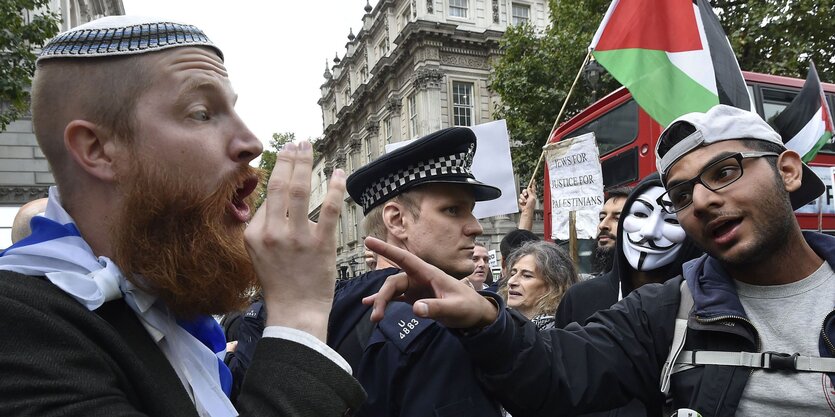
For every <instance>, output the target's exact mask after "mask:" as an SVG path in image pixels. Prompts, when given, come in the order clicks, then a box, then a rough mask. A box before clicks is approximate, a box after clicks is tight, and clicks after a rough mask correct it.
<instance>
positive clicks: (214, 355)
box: [0, 187, 238, 417]
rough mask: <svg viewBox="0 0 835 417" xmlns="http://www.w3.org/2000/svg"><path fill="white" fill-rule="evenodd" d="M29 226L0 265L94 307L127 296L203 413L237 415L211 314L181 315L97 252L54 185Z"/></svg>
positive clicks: (220, 333)
mask: <svg viewBox="0 0 835 417" xmlns="http://www.w3.org/2000/svg"><path fill="white" fill-rule="evenodd" d="M31 226H32V234H31V235H30V236H28V237H26V238H24V239H22V240H20V241H18V242H17V243H15V244H14V245H12V246H11V247H9V248H8V249H6V250H4V251H2V252H0V270H8V271H14V272H18V273H21V274H25V275H33V276H45V277H46V278H47V279H48V280H49V281H51V282H52V283H53V284H55V285H56V286H58V287H59V288H61V289H62V290H63V291H64V292H66V293H67V294H69V295H71V296H72V297H73V298H75V299H76V300H78V302H79V303H81V304H82V305H84V306H85V307H86V308H87V309H89V310H90V311H93V310H95V309H97V308H99V307H101V306H102V304H104V303H105V302H107V301H111V300H115V299H118V298H121V297H124V299H125V302H126V303H127V304H128V306H130V308H131V309H132V310H133V311H134V312H135V313H136V315H137V316H138V317H139V319H140V321H141V322H142V324H143V325H144V326H145V328H146V329H147V330H148V332H149V334H151V336H152V338H153V339H154V340H156V341H157V343H158V345H159V346H160V349H161V350H162V351H163V353H164V354H165V356H166V357H167V358H168V360H169V362H170V363H171V364H172V366H174V367H175V369H177V373H178V375H180V377H181V378H183V379H184V380H185V381H187V383H188V385H189V386H190V387H191V392H192V394H193V398H194V402H195V406H196V407H197V410H198V412H199V413H200V415H207V416H212V417H215V416H236V415H238V413H237V411H235V408H234V406H233V405H232V403H231V402H230V401H229V397H228V396H229V392H230V389H231V385H232V376H231V373H230V372H229V369H228V368H227V367H226V365H225V364H224V363H223V361H222V358H223V356H224V354H225V350H226V339H225V337H224V336H223V331H222V330H221V328H220V326H219V325H218V324H217V322H216V321H215V320H214V319H213V318H211V317H209V316H203V317H200V318H198V319H196V320H193V321H189V322H185V321H178V320H177V319H176V318H175V317H174V316H173V315H172V314H171V313H170V312H169V310H168V309H167V308H166V307H165V305H164V304H163V303H162V301H160V300H157V298H156V297H155V296H153V295H151V294H148V293H146V292H144V291H142V290H141V289H140V288H138V287H136V286H135V285H133V283H131V282H130V281H128V280H127V279H125V277H124V276H123V275H122V272H121V271H120V270H119V267H118V266H116V264H115V263H113V261H111V260H110V259H108V258H106V257H104V256H101V257H98V258H97V257H96V256H95V255H94V254H93V250H92V249H91V248H90V246H89V245H88V244H87V242H85V241H84V239H83V238H82V237H81V234H80V233H79V231H78V228H76V226H75V222H73V219H72V218H71V217H70V215H69V214H68V213H67V212H66V211H65V210H64V208H63V207H62V206H61V200H60V195H59V194H58V189H57V188H56V187H50V189H49V202H48V203H47V207H46V213H44V215H43V216H36V217H34V218H33V219H32V221H31Z"/></svg>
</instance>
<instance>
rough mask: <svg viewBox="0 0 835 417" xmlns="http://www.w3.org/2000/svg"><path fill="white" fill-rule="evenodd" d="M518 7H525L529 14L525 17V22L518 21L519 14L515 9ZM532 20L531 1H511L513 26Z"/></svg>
mask: <svg viewBox="0 0 835 417" xmlns="http://www.w3.org/2000/svg"><path fill="white" fill-rule="evenodd" d="M517 7H520V8H523V9H525V10H527V15H526V16H525V17H524V19H525V21H524V22H517V21H516V18H517V16H516V13H515V11H516V8H517ZM530 22H531V5H530V4H529V3H522V2H518V1H514V2H512V3H510V23H511V24H512V25H513V26H519V25H521V24H525V23H530Z"/></svg>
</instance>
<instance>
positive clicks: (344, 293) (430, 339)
mask: <svg viewBox="0 0 835 417" xmlns="http://www.w3.org/2000/svg"><path fill="white" fill-rule="evenodd" d="M397 272H399V271H398V270H397V269H394V268H389V269H384V270H380V271H372V272H369V273H366V274H364V275H362V276H360V277H358V278H355V279H352V280H350V281H347V282H344V283H342V284H340V287H338V288H337V292H336V296H335V297H334V307H333V310H332V312H331V320H330V325H329V328H328V344H329V345H330V346H331V347H333V348H334V349H335V350H336V351H337V352H340V354H343V357H345V358H346V359H347V360H348V362H349V363H350V364H351V367H352V368H353V370H354V375H355V376H356V378H357V379H358V380H359V381H360V383H361V384H362V386H363V388H365V390H366V392H368V400H367V401H366V402H365V404H363V406H362V407H361V408H360V409H359V410H358V411H357V415H358V416H375V417H376V416H403V417H405V416H414V417H425V416H438V417H443V416H473V417H476V416H478V417H481V416H486V417H489V416H500V415H501V414H500V411H499V405H498V403H497V402H496V401H495V400H494V399H492V397H491V396H490V395H488V394H487V392H486V391H484V388H483V387H482V386H481V384H480V383H479V382H478V379H477V378H476V373H475V369H474V367H473V364H472V361H471V359H470V357H469V354H468V353H467V352H466V351H465V350H464V348H463V347H462V346H461V343H460V342H459V341H458V339H457V337H455V336H454V335H453V334H452V333H451V332H450V331H448V330H447V329H446V328H444V327H443V326H441V325H440V324H438V323H436V322H434V321H432V320H429V319H425V318H420V317H417V316H415V315H414V314H413V313H412V306H411V305H409V304H406V303H401V302H393V303H390V304H389V306H388V307H387V308H386V316H385V318H384V319H383V321H382V322H380V323H379V324H378V325H375V326H373V327H372V326H369V327H368V328H367V330H362V329H363V328H364V326H366V325H367V323H369V321H368V314H369V313H370V307H369V306H365V305H363V304H362V303H361V302H360V300H361V299H362V298H363V297H365V296H368V295H371V294H374V293H375V292H377V290H378V289H379V288H380V286H381V285H382V284H383V282H384V281H385V279H386V278H388V277H389V276H390V275H393V274H395V273H397ZM358 344H359V345H361V346H359V347H358ZM356 349H359V350H360V352H361V353H360V354H359V355H357V356H354V355H353V354H352V353H350V352H351V351H355V350H356ZM481 349H483V350H487V349H490V347H489V345H485V346H482V347H481ZM346 351H347V352H348V353H343V352H346Z"/></svg>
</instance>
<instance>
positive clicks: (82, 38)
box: [38, 16, 223, 62]
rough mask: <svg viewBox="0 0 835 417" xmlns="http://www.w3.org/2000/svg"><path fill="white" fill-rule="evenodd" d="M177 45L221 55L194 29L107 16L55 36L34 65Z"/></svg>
mask: <svg viewBox="0 0 835 417" xmlns="http://www.w3.org/2000/svg"><path fill="white" fill-rule="evenodd" d="M179 46H206V47H209V48H212V49H213V50H214V51H215V52H217V54H218V56H219V57H220V59H221V60H223V52H222V51H221V50H220V49H219V48H218V47H217V46H215V45H214V44H213V43H212V41H211V40H210V39H209V38H208V36H206V34H205V33H203V31H202V30H200V28H198V27H196V26H192V25H188V24H184V23H178V22H174V21H171V20H166V19H160V18H152V17H140V16H107V17H103V18H101V19H96V20H93V21H91V22H88V23H85V24H83V25H81V26H78V27H75V28H72V29H70V30H68V31H66V32H63V33H61V34H58V36H56V37H54V38H52V39H51V40H50V41H49V42H47V44H46V45H44V47H43V50H42V51H41V53H40V55H39V56H38V62H40V61H42V60H45V59H49V58H84V57H89V58H95V57H104V56H118V55H133V54H142V53H145V52H154V51H160V50H163V49H168V48H175V47H179Z"/></svg>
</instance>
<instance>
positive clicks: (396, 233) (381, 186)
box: [328, 128, 501, 417]
mask: <svg viewBox="0 0 835 417" xmlns="http://www.w3.org/2000/svg"><path fill="white" fill-rule="evenodd" d="M475 149H476V139H475V135H474V134H473V132H472V131H471V130H470V129H467V128H450V129H445V130H441V131H438V132H435V133H433V134H431V135H429V136H426V137H424V138H421V139H418V140H416V141H415V142H413V143H411V144H409V145H406V146H404V147H402V148H399V149H398V150H396V151H394V152H391V153H389V154H386V155H384V156H382V157H380V158H379V159H377V160H375V161H373V162H371V163H369V164H368V165H366V166H364V167H362V168H360V169H359V170H357V171H356V172H355V173H354V174H352V175H351V176H350V177H349V178H348V183H347V184H348V193H349V194H350V195H351V197H352V198H353V200H354V201H356V202H357V203H359V204H360V205H361V206H362V208H363V212H364V214H365V224H364V225H365V231H366V233H368V235H369V236H373V237H376V238H378V239H382V240H385V241H386V242H388V243H390V244H392V245H395V246H397V247H399V248H402V249H405V250H407V251H409V252H411V253H412V254H415V255H416V256H418V257H420V258H421V259H423V260H424V261H426V262H428V263H430V264H432V265H434V266H435V267H437V268H439V269H441V270H442V271H444V272H446V273H447V274H449V275H451V276H454V277H457V278H459V279H460V278H464V277H466V276H468V275H470V274H472V273H473V270H474V263H473V260H472V256H473V248H474V246H475V237H476V236H478V235H480V234H481V233H482V228H481V226H480V225H479V223H478V221H477V220H476V218H475V217H474V216H473V214H472V210H473V207H474V205H475V202H476V201H484V200H491V199H495V198H498V197H499V196H500V195H501V191H500V190H499V189H498V188H496V187H493V186H489V185H486V184H483V183H481V182H479V181H477V180H476V179H475V178H474V177H473V174H472V172H471V165H472V158H473V155H474V154H475ZM399 272H400V269H399V268H398V266H397V265H395V264H394V263H392V262H391V261H389V260H387V259H385V258H382V257H380V259H379V260H378V264H377V269H376V270H374V271H371V272H368V273H366V274H364V275H362V276H360V277H358V278H355V279H353V280H350V281H347V282H343V283H340V286H339V288H337V293H336V296H335V297H334V305H333V311H332V314H331V319H330V324H329V328H328V344H329V345H330V346H331V347H334V348H335V349H336V350H337V351H338V352H340V354H342V355H343V357H345V358H346V359H347V360H348V362H349V363H350V364H351V366H352V368H353V371H354V375H355V376H356V377H357V379H358V380H359V381H360V383H361V384H362V385H363V387H364V388H365V390H366V391H367V392H368V400H367V401H366V403H365V404H364V405H363V407H362V408H360V409H359V410H358V412H357V415H360V416H383V415H385V416H421V417H422V416H428V415H456V416H457V415H473V416H499V415H500V407H499V404H498V403H496V402H495V400H492V399H491V398H490V396H489V394H487V393H486V392H485V391H484V390H483V389H482V388H481V385H480V384H479V383H478V381H477V380H476V377H475V374H474V372H473V371H474V370H473V365H472V363H471V361H470V358H469V355H468V354H467V353H466V352H465V351H464V349H463V348H462V346H461V343H460V342H459V341H458V340H457V338H456V337H455V336H453V335H452V334H450V333H449V332H448V331H447V329H446V328H444V327H443V326H442V325H440V324H438V323H436V322H434V321H433V320H430V319H425V318H419V317H417V316H416V315H414V314H413V312H412V306H411V305H410V304H407V303H404V302H395V303H392V304H391V305H390V306H389V307H388V309H387V310H386V318H385V319H384V320H383V321H382V322H380V323H379V324H377V325H374V326H372V325H371V322H370V321H369V319H368V316H370V313H371V308H370V306H366V305H363V304H362V303H361V300H362V299H363V298H364V297H366V296H369V295H371V294H374V293H375V292H377V290H378V289H379V288H380V286H381V285H382V284H383V282H384V281H385V280H386V278H388V277H389V276H391V275H394V274H397V273H399ZM461 285H462V286H465V285H466V284H465V283H463V282H462V283H461ZM470 291H472V290H470Z"/></svg>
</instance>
